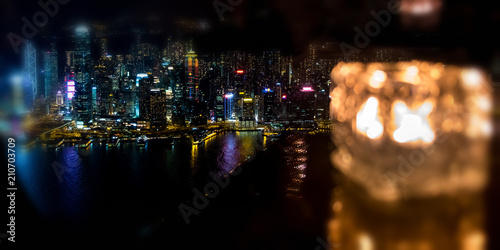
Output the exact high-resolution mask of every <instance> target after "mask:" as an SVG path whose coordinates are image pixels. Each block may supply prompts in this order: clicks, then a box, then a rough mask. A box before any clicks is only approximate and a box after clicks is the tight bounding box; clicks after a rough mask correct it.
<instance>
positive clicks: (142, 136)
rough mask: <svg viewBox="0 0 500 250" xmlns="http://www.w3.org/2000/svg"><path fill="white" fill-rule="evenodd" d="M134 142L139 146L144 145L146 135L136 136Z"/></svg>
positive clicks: (146, 139)
mask: <svg viewBox="0 0 500 250" xmlns="http://www.w3.org/2000/svg"><path fill="white" fill-rule="evenodd" d="M136 144H137V146H139V147H145V146H146V145H147V144H148V137H146V136H145V135H141V136H139V137H137V140H136Z"/></svg>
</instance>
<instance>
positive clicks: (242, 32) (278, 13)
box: [0, 0, 500, 64]
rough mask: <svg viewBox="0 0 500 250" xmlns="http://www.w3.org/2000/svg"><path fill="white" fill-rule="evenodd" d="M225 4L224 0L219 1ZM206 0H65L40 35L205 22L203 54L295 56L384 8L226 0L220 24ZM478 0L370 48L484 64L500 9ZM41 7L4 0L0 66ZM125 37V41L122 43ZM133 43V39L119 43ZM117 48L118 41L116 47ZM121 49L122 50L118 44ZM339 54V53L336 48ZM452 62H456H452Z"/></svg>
mask: <svg viewBox="0 0 500 250" xmlns="http://www.w3.org/2000/svg"><path fill="white" fill-rule="evenodd" d="M219 1H220V2H222V3H226V4H227V3H228V0H219ZM213 2H214V1H212V0H188V1H153V0H145V1H131V0H120V1H117V0H111V1H95V0H69V2H68V3H67V4H65V5H60V9H59V12H58V13H57V14H56V15H55V17H53V18H49V23H48V25H46V27H45V28H44V29H45V30H46V31H45V32H40V33H38V34H37V35H36V36H35V38H34V40H35V41H36V40H39V39H40V37H41V36H43V35H42V34H47V33H51V34H57V35H61V30H62V28H63V27H65V26H68V25H70V24H77V23H80V22H88V23H96V22H98V23H102V24H107V25H110V24H116V23H119V24H121V25H122V26H124V27H127V26H129V27H137V28H142V29H145V30H147V29H150V28H152V27H158V28H159V29H161V30H162V32H163V34H165V35H167V34H173V35H175V34H176V33H177V32H178V31H183V32H184V31H185V30H183V29H184V27H183V26H182V25H178V23H179V22H186V21H188V22H204V23H207V24H208V25H209V27H210V29H208V30H205V31H204V32H199V33H196V34H192V35H193V36H192V37H193V38H194V39H193V40H194V41H195V43H196V47H197V49H198V50H199V51H200V52H201V53H206V52H212V51H218V50H227V49H246V50H258V49H262V48H280V49H281V50H282V51H284V52H285V53H290V54H292V55H300V54H301V53H303V51H305V50H306V49H307V46H308V44H310V43H311V42H313V41H317V40H324V39H334V40H337V41H347V42H349V41H352V38H353V37H354V36H355V35H356V33H355V31H354V29H353V28H354V27H361V28H363V27H364V26H365V25H366V23H368V22H369V21H371V20H373V17H372V16H371V15H370V11H372V10H373V11H380V10H383V9H385V8H387V7H386V6H387V2H388V0H375V1H368V0H308V1H300V0H241V3H239V2H240V1H238V0H232V2H236V3H239V4H237V5H236V6H235V7H234V10H232V11H227V12H225V13H224V21H221V20H220V19H219V16H218V14H217V12H216V10H215V8H214V6H213ZM488 4H489V5H488ZM488 4H485V3H482V2H480V1H444V3H443V6H444V8H443V12H442V21H441V22H440V23H439V25H437V26H436V27H433V29H428V30H425V29H424V30H417V31H406V30H402V29H401V25H400V22H399V19H398V18H397V17H396V18H394V20H393V21H392V22H391V23H390V25H389V26H388V27H385V28H384V29H383V30H382V32H381V33H380V34H379V35H378V36H376V37H374V38H373V39H372V40H371V42H370V46H392V47H425V48H428V47H439V48H441V49H443V50H444V51H445V52H448V53H449V54H451V55H456V54H457V53H456V50H457V48H459V50H460V49H462V48H463V49H464V50H465V51H466V53H465V54H467V55H466V56H464V57H465V58H466V60H472V61H477V62H479V63H483V64H488V63H490V61H491V60H492V56H493V54H494V53H492V51H495V49H497V48H498V44H500V42H499V41H500V39H499V37H500V35H499V33H500V32H497V31H496V29H497V27H499V25H500V8H498V6H499V4H498V3H494V6H492V5H491V3H488ZM40 10H41V8H40V6H39V5H38V4H37V1H27V0H2V1H1V2H0V19H1V21H2V24H3V25H2V26H1V27H0V31H1V32H0V34H1V37H2V42H1V43H0V44H1V45H0V49H1V50H0V52H1V53H0V55H1V56H0V62H2V63H5V62H14V61H16V59H17V58H18V57H19V56H18V55H16V54H15V53H14V51H13V49H12V46H11V45H10V43H9V41H8V39H7V34H8V33H9V32H14V33H16V34H21V28H22V25H23V22H22V21H21V18H22V17H23V16H25V17H27V18H28V19H31V18H32V17H33V15H34V14H35V13H36V12H37V11H40ZM125 40H126V39H125ZM122 42H125V43H126V42H131V41H122ZM122 45H123V44H122ZM123 47H124V48H126V47H128V45H124V46H123ZM339 51H340V49H339ZM456 60H460V59H459V58H457V59H456Z"/></svg>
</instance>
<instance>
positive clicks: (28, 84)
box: [23, 42, 38, 110]
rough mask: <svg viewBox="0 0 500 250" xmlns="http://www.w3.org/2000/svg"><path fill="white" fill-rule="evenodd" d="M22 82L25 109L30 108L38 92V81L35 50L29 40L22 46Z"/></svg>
mask: <svg viewBox="0 0 500 250" xmlns="http://www.w3.org/2000/svg"><path fill="white" fill-rule="evenodd" d="M23 83H24V104H25V109H26V110H32V109H33V105H34V103H35V98H36V95H37V94H38V81H37V69H36V50H35V48H34V47H33V45H32V44H31V42H28V43H27V44H26V46H25V48H24V68H23Z"/></svg>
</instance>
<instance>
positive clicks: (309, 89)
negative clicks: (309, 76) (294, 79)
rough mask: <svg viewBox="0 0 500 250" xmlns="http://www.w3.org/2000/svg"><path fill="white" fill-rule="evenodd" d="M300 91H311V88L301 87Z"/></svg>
mask: <svg viewBox="0 0 500 250" xmlns="http://www.w3.org/2000/svg"><path fill="white" fill-rule="evenodd" d="M301 91H302V92H313V91H314V90H313V88H312V87H302V90H301Z"/></svg>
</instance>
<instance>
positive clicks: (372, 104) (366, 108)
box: [356, 97, 384, 139]
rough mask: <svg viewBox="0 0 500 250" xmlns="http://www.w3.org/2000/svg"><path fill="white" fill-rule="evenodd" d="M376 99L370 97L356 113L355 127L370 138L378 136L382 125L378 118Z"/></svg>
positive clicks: (382, 129)
mask: <svg viewBox="0 0 500 250" xmlns="http://www.w3.org/2000/svg"><path fill="white" fill-rule="evenodd" d="M377 113H378V100H377V98H375V97H370V98H368V100H367V101H366V103H365V104H363V106H362V107H361V109H360V111H359V112H358V114H357V115H356V127H357V128H358V130H359V131H360V132H362V133H363V134H365V135H366V136H368V137H369V138H370V139H375V138H377V137H380V136H381V135H382V133H383V131H384V127H383V126H382V123H381V122H380V120H379V118H378V115H377Z"/></svg>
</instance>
